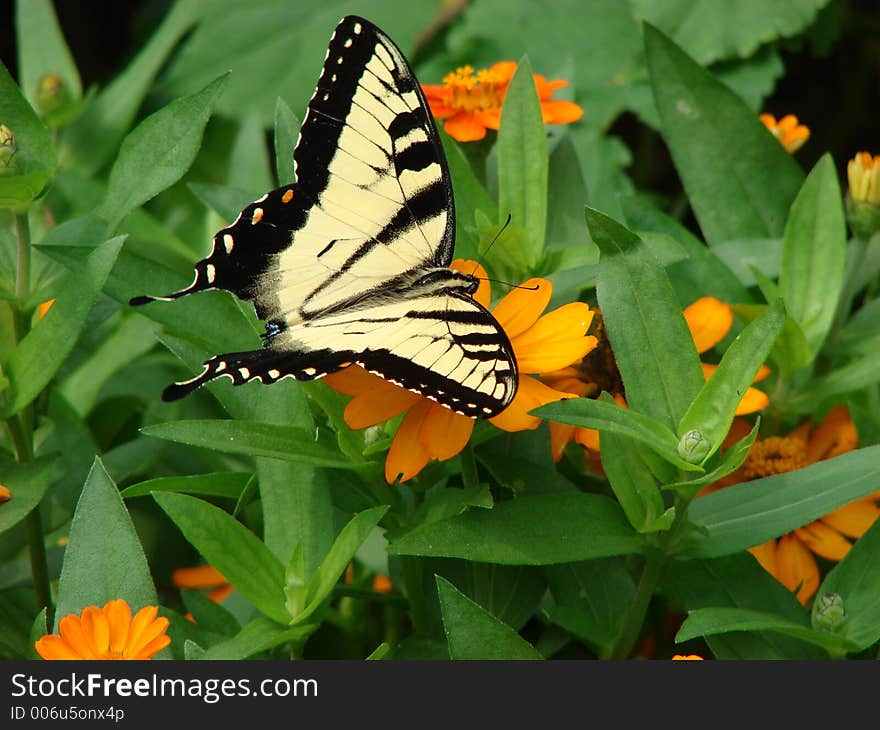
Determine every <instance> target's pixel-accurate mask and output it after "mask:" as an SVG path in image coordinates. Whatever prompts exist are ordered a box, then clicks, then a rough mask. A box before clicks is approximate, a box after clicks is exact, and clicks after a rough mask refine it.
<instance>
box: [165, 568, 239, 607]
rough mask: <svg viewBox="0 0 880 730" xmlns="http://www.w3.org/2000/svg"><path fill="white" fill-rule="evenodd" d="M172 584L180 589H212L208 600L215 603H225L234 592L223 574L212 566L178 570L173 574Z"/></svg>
mask: <svg viewBox="0 0 880 730" xmlns="http://www.w3.org/2000/svg"><path fill="white" fill-rule="evenodd" d="M171 582H172V583H173V584H174V585H175V586H177V587H178V588H188V589H189V590H195V591H197V590H203V589H210V590H209V592H208V598H210V599H211V600H212V601H214V603H223V601H224V600H225V599H226V597H227V596H228V595H229V594H230V593H232V591H233V590H234V589H233V587H232V586H231V585H230V584H229V581H228V580H226V578H224V577H223V574H222V573H221V572H220V571H219V570H217V568H214V567H212V566H210V565H197V566H195V567H192V568H177V570H175V571H174V572H172V573H171Z"/></svg>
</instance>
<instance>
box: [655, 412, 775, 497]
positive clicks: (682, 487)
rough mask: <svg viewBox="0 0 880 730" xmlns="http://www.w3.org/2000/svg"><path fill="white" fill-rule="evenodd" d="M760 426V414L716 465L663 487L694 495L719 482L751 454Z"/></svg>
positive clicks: (690, 495) (689, 495)
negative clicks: (744, 434)
mask: <svg viewBox="0 0 880 730" xmlns="http://www.w3.org/2000/svg"><path fill="white" fill-rule="evenodd" d="M760 426H761V418H760V416H759V417H758V419H757V421H756V422H755V425H754V426H753V427H752V430H751V431H750V432H749V434H748V435H747V436H745V437H744V438H741V439H740V440H739V441H737V442H736V443H735V444H733V445H732V446H730V448H728V449H727V450H726V451H725V452H724V454H723V455H722V456H721V458H720V459H718V460H717V462H716V463H715V466H711V467H710V466H709V464H707V465H706V466H707V467H708V468H709V471H707V472H706V473H705V474H701V475H700V476H698V477H696V478H694V479H690V480H687V481H682V482H675V483H672V484H665V485H663V488H664V489H668V490H670V491H676V492H679V493H681V494H683V495H686V496H688V497H692V496H693V495H694V494H696V493H697V490H698V489H699V488H700V487H704V486H706V485H707V484H712V483H713V482H717V481H718V480H719V479H722V478H723V477H726V476H727V475H728V474H732V473H733V472H735V471H736V470H737V469H739V468H740V467H741V466H742V464H743V462H744V461H745V460H746V457H747V456H748V455H749V449H751V448H752V444H753V443H755V439H757V438H758V429H759V427H760ZM710 463H711V462H710Z"/></svg>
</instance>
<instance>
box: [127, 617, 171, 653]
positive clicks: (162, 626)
mask: <svg viewBox="0 0 880 730" xmlns="http://www.w3.org/2000/svg"><path fill="white" fill-rule="evenodd" d="M158 613H159V607H158V606H144V607H143V608H142V609H141V610H140V611H138V612H137V613H136V614H135V615H134V618H133V619H132V620H131V629H129V636H128V646H126V647H125V657H126V658H127V659H134V658H136V657H137V658H148V657H144V656H143V655H142V652H143V650H144V648H145V647H146V646H147V644H149V643H150V642H151V641H153V640H154V639H156V638H157V637H158V636H159V635H160V634H162V633H164V632H165V630H166V629H167V628H168V624H169V621H168V619H167V618H165V617H164V616H160V617H159V618H156V616H157V615H158Z"/></svg>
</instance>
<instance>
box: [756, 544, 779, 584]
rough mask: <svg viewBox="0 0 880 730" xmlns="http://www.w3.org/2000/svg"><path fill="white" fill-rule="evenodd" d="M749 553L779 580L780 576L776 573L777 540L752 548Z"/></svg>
mask: <svg viewBox="0 0 880 730" xmlns="http://www.w3.org/2000/svg"><path fill="white" fill-rule="evenodd" d="M749 552H750V553H751V554H752V555H754V556H755V559H756V560H757V561H758V562H759V563H760V565H761V567H762V568H763V569H764V570H766V571H767V572H768V573H770V575H772V576H773V577H774V578H776V579H777V580H778V578H779V576H778V574H777V572H776V571H777V566H776V540H768V541H767V542H762V543H761V544H760V545H755V546H754V547H750V548H749Z"/></svg>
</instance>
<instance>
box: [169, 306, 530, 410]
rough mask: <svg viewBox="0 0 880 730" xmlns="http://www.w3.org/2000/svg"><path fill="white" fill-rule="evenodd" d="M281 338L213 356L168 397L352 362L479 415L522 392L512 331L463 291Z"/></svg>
mask: <svg viewBox="0 0 880 730" xmlns="http://www.w3.org/2000/svg"><path fill="white" fill-rule="evenodd" d="M278 340H279V341H278V342H273V343H272V346H271V348H270V349H267V350H262V351H255V352H237V353H228V354H225V355H217V356H216V357H213V358H211V359H210V360H208V361H207V362H206V363H205V369H204V372H203V373H202V374H201V375H199V376H198V377H196V378H193V379H192V380H190V381H187V382H186V383H176V384H174V385H172V386H170V387H169V388H168V389H167V390H166V391H165V393H164V394H163V398H165V399H166V400H174V399H176V398H180V397H183V396H184V395H187V394H188V393H190V392H191V391H193V390H195V389H196V388H198V387H199V386H201V385H203V384H204V383H206V382H208V381H209V380H212V379H214V378H217V377H221V376H227V377H229V378H231V379H232V381H233V383H234V384H235V385H241V384H242V383H246V382H248V381H250V380H259V381H261V382H263V383H273V382H275V381H277V380H280V379H282V378H285V377H294V378H296V379H297V380H314V379H316V378H320V377H323V376H324V375H326V374H327V373H328V372H334V371H336V370H338V369H340V368H341V367H344V366H346V365H348V364H350V363H356V364H358V365H361V366H362V367H363V368H365V369H366V370H368V371H370V372H372V373H374V374H376V375H379V376H380V377H382V378H384V379H386V380H388V381H390V382H392V383H394V384H396V385H399V386H401V387H403V388H407V389H408V390H412V391H414V392H417V393H420V394H422V395H424V396H425V397H427V398H430V399H432V400H435V401H437V402H438V403H441V404H442V405H445V406H447V407H448V408H450V409H452V410H453V411H455V412H457V413H461V414H463V415H466V416H471V417H474V418H490V417H491V416H494V415H497V414H498V413H499V412H501V410H503V409H504V408H505V407H506V406H507V405H508V404H509V403H510V401H511V400H512V399H513V396H514V394H515V392H516V386H517V374H516V361H515V360H514V359H513V358H512V357H511V356H510V352H511V347H510V342H509V340H508V338H507V335H506V334H505V333H504V330H503V329H501V327H499V326H498V323H497V321H496V320H495V319H494V318H493V317H492V315H491V314H490V313H489V312H487V311H486V310H485V309H484V308H483V307H482V306H481V305H480V304H479V303H477V302H475V301H474V300H473V299H471V298H470V297H468V296H466V295H459V294H457V293H451V294H443V295H425V296H419V297H411V298H407V299H402V300H400V301H389V302H387V303H385V304H381V305H376V306H371V307H369V308H368V309H364V310H361V311H354V312H351V311H340V312H337V313H335V314H332V315H329V316H325V317H320V318H316V319H313V320H309V321H308V322H305V323H304V324H302V325H301V326H299V327H295V328H291V329H290V330H288V331H287V332H285V333H282V334H281V335H279V337H278Z"/></svg>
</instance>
